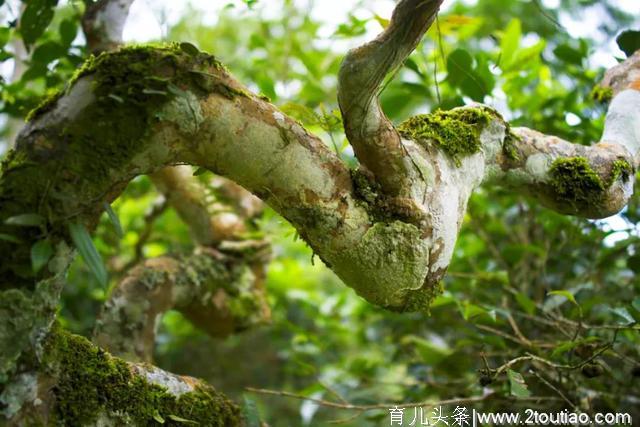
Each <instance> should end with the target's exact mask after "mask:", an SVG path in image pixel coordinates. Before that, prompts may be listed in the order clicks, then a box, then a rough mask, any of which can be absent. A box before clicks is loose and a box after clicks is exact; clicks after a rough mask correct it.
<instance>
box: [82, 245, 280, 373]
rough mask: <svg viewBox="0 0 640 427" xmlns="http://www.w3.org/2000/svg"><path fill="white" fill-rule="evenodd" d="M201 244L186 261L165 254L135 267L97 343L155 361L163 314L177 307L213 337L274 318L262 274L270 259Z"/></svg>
mask: <svg viewBox="0 0 640 427" xmlns="http://www.w3.org/2000/svg"><path fill="white" fill-rule="evenodd" d="M241 255H242V256H236V257H234V256H230V255H228V254H223V253H221V252H219V251H216V250H214V249H208V248H201V249H198V250H196V251H195V252H194V253H193V254H192V255H190V256H187V257H181V258H180V259H176V258H171V257H161V258H154V259H150V260H147V261H146V262H144V264H142V265H140V266H138V267H136V268H134V269H133V270H132V271H131V272H130V273H129V274H128V275H127V277H126V278H125V279H124V280H123V281H122V282H121V283H119V284H118V285H117V286H116V288H115V289H114V291H113V292H112V294H111V295H110V297H109V300H108V301H107V302H106V303H105V305H104V307H103V309H102V312H101V314H100V316H99V318H98V321H97V323H96V329H95V332H94V342H95V343H96V344H98V345H99V346H100V347H101V348H104V349H105V350H107V351H109V352H110V353H111V354H114V355H116V356H118V357H123V358H124V359H126V360H129V361H143V362H152V360H153V349H154V346H155V336H156V328H157V325H158V321H159V319H160V317H161V316H162V315H163V314H164V313H165V312H166V311H168V310H171V309H175V310H178V311H180V312H182V313H183V314H184V315H185V317H187V318H188V319H189V320H191V321H192V322H193V324H194V325H195V326H196V327H199V328H200V329H202V330H203V331H205V332H207V333H208V334H209V335H212V336H216V337H224V336H228V335H229V334H231V333H234V332H239V331H242V330H245V329H247V328H249V327H251V326H255V325H256V324H262V323H265V322H266V321H268V319H269V317H270V313H269V307H268V305H267V301H266V296H265V293H264V288H263V286H262V280H263V279H264V277H256V273H258V274H261V273H262V272H263V270H262V268H256V266H260V267H262V266H263V265H264V259H263V258H262V259H261V257H260V254H259V253H257V254H256V255H255V261H254V265H253V266H252V265H251V264H248V263H247V258H248V256H247V255H246V254H241Z"/></svg>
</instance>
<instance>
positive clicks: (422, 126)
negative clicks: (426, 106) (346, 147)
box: [398, 108, 492, 166]
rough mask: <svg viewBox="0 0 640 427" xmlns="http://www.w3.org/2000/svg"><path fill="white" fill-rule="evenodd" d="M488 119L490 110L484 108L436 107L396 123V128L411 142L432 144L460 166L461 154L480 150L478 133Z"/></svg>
mask: <svg viewBox="0 0 640 427" xmlns="http://www.w3.org/2000/svg"><path fill="white" fill-rule="evenodd" d="M491 118H492V115H491V112H489V111H487V110H486V109H484V108H459V109H455V110H450V111H443V110H438V111H436V112H435V113H432V114H420V115H417V116H414V117H411V118H410V119H408V120H406V121H404V122H403V123H401V124H400V125H399V126H398V131H399V132H400V134H401V135H402V136H403V137H405V138H409V139H413V140H414V141H418V142H421V143H425V144H429V143H430V142H433V143H435V144H436V146H437V147H438V148H440V149H441V150H442V151H444V152H445V153H447V154H448V155H449V156H450V157H451V158H452V159H453V161H454V162H455V163H456V165H458V166H459V165H460V158H461V157H464V156H469V155H471V154H474V153H477V152H478V151H480V148H481V142H480V133H481V132H482V129H484V127H485V126H486V125H487V124H488V123H489V122H490V120H491Z"/></svg>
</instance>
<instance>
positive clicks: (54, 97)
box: [25, 91, 63, 122]
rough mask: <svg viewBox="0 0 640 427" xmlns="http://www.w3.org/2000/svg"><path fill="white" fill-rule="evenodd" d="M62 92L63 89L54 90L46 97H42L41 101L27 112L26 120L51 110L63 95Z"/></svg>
mask: <svg viewBox="0 0 640 427" xmlns="http://www.w3.org/2000/svg"><path fill="white" fill-rule="evenodd" d="M62 94H63V92H62V91H53V92H50V93H48V94H47V95H46V96H45V97H44V98H42V101H40V103H39V104H38V105H37V106H36V107H35V108H34V109H33V110H31V111H29V113H27V117H26V118H25V121H27V122H30V121H32V120H33V119H35V118H36V117H38V116H40V115H42V114H44V113H46V112H48V111H51V110H52V109H53V107H54V106H55V105H56V102H58V99H60V98H61V97H62Z"/></svg>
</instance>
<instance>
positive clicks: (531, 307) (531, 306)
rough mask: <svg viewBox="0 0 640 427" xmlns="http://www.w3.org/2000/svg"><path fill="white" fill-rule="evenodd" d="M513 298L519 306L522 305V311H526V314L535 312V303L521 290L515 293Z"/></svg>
mask: <svg viewBox="0 0 640 427" xmlns="http://www.w3.org/2000/svg"><path fill="white" fill-rule="evenodd" d="M515 299H516V302H517V303H518V304H519V305H520V307H522V308H523V309H524V311H526V312H527V314H533V313H535V312H536V303H535V302H533V300H532V299H531V298H529V297H528V296H526V295H525V294H523V293H522V292H518V293H517V294H515Z"/></svg>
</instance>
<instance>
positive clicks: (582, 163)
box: [549, 157, 606, 206]
mask: <svg viewBox="0 0 640 427" xmlns="http://www.w3.org/2000/svg"><path fill="white" fill-rule="evenodd" d="M549 175H550V177H551V183H550V184H551V186H552V187H553V188H554V190H555V192H556V196H557V197H558V198H560V199H564V200H567V201H568V202H570V203H571V204H572V205H574V206H577V205H591V204H597V203H598V201H599V199H600V197H601V196H602V193H603V192H604V191H605V189H606V186H605V183H604V181H603V180H602V178H601V177H600V175H598V173H597V172H596V171H594V170H593V169H592V168H591V165H590V164H589V162H588V161H587V159H586V158H584V157H568V158H559V159H556V160H555V161H554V162H553V163H552V164H551V168H550V170H549Z"/></svg>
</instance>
